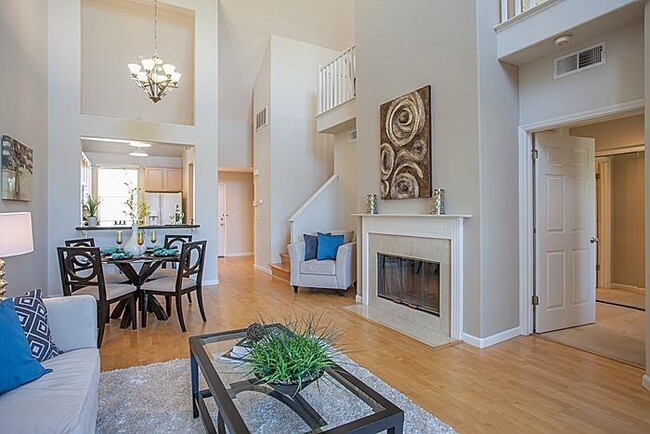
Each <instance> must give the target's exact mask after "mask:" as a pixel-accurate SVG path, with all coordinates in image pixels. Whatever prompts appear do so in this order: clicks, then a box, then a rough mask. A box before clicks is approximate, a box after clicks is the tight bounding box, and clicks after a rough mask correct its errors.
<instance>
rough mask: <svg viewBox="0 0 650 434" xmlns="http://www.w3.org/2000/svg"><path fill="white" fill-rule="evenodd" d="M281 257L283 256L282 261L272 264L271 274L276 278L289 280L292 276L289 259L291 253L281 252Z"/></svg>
mask: <svg viewBox="0 0 650 434" xmlns="http://www.w3.org/2000/svg"><path fill="white" fill-rule="evenodd" d="M280 258H282V262H278V263H277V264H271V275H272V276H273V277H274V278H276V279H280V280H284V281H286V282H288V281H289V277H290V276H291V262H290V261H289V254H288V253H280Z"/></svg>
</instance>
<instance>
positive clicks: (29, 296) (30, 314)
mask: <svg viewBox="0 0 650 434" xmlns="http://www.w3.org/2000/svg"><path fill="white" fill-rule="evenodd" d="M41 295H42V291H41V290H40V289H36V290H34V291H29V292H28V293H26V294H25V295H21V296H19V297H14V299H13V301H14V304H15V307H16V314H17V315H18V319H19V320H20V325H21V326H22V327H23V332H25V336H26V337H27V342H29V348H30V349H31V350H32V356H33V357H34V358H35V359H36V360H38V361H39V362H44V361H46V360H47V359H51V358H52V357H55V356H58V355H59V354H61V351H60V350H59V349H58V348H57V346H56V345H55V344H54V342H52V332H51V331H50V325H49V324H48V322H47V308H46V307H45V304H43V299H42V297H41Z"/></svg>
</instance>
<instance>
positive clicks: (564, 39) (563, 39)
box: [553, 35, 571, 47]
mask: <svg viewBox="0 0 650 434" xmlns="http://www.w3.org/2000/svg"><path fill="white" fill-rule="evenodd" d="M553 43H554V44H555V45H556V46H558V47H564V46H565V45H569V44H570V43H571V35H562V36H558V37H557V38H555V39H554V40H553Z"/></svg>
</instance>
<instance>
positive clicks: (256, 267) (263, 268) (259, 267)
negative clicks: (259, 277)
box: [253, 264, 272, 275]
mask: <svg viewBox="0 0 650 434" xmlns="http://www.w3.org/2000/svg"><path fill="white" fill-rule="evenodd" d="M253 268H254V269H256V270H257V271H261V272H262V273H266V274H269V275H271V274H272V273H271V269H270V268H266V267H262V266H261V265H257V264H253Z"/></svg>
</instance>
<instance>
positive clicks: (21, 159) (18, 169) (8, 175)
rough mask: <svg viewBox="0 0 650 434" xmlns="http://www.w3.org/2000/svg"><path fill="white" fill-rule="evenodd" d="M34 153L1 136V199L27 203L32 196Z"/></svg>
mask: <svg viewBox="0 0 650 434" xmlns="http://www.w3.org/2000/svg"><path fill="white" fill-rule="evenodd" d="M33 176H34V151H33V150H32V149H31V148H29V147H27V146H25V145H23V144H22V143H20V142H19V141H18V140H16V139H13V138H11V137H9V136H2V199H3V200H21V201H29V200H31V196H32V177H33Z"/></svg>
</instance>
